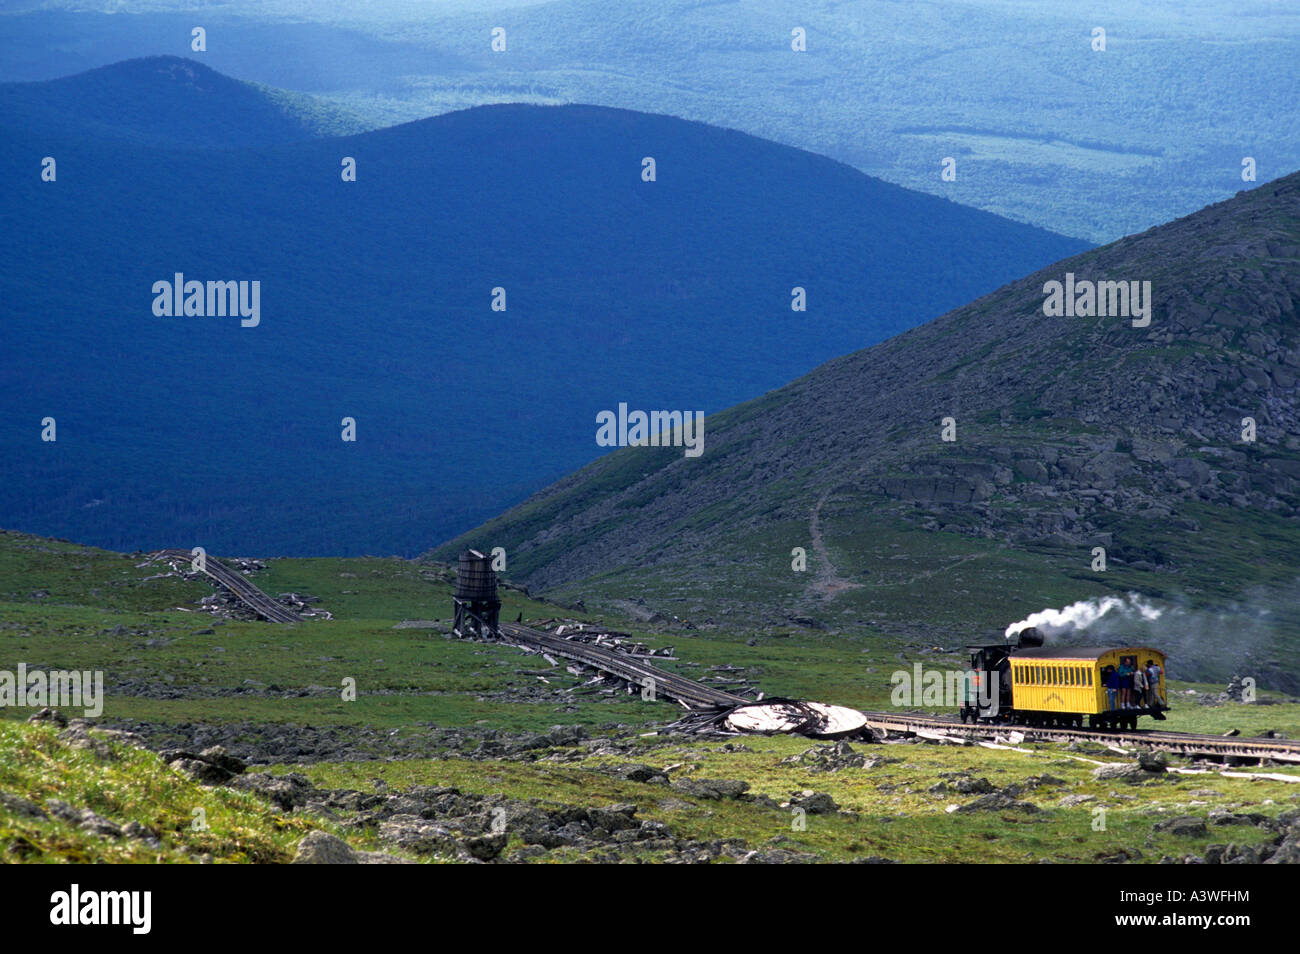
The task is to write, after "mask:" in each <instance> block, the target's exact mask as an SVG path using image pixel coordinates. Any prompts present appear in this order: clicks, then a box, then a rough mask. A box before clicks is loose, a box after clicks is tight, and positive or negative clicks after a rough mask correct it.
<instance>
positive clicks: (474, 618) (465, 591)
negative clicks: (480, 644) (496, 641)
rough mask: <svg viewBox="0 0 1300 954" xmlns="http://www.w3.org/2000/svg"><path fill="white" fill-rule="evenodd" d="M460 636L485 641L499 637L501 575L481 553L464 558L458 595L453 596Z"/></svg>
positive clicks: (458, 572)
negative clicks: (498, 594) (491, 637)
mask: <svg viewBox="0 0 1300 954" xmlns="http://www.w3.org/2000/svg"><path fill="white" fill-rule="evenodd" d="M452 605H453V606H454V607H455V619H454V621H453V622H452V627H451V629H452V632H453V633H455V634H456V635H457V636H464V637H477V638H480V639H481V638H483V637H488V636H496V635H497V632H498V630H497V627H498V625H499V624H500V622H501V601H500V600H499V599H497V575H496V572H495V571H494V570H493V569H492V559H491V558H490V557H487V556H484V555H483V554H482V553H479V552H478V551H477V550H466V551H465V552H464V553H462V554H461V555H460V565H459V566H458V567H457V568H456V593H455V595H454V596H453V597H452Z"/></svg>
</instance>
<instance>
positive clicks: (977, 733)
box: [500, 623, 1300, 764]
mask: <svg viewBox="0 0 1300 954" xmlns="http://www.w3.org/2000/svg"><path fill="white" fill-rule="evenodd" d="M500 629H501V633H502V635H503V637H505V639H506V641H507V642H510V643H513V644H515V645H519V646H523V647H525V648H529V649H534V650H539V651H545V652H548V653H551V654H552V655H555V656H561V657H564V658H566V659H572V660H576V661H577V662H581V663H583V664H585V665H588V666H591V667H592V668H594V669H598V670H600V671H602V672H607V673H610V674H612V675H614V676H617V677H618V678H620V679H624V680H626V681H627V682H629V683H631V684H633V685H637V686H644V685H646V684H647V683H646V681H645V680H647V679H653V680H654V686H655V692H656V694H657V695H659V696H662V697H664V698H668V699H672V700H674V701H676V702H678V703H679V704H681V705H682V706H683V707H685V708H686V709H688V710H692V711H725V710H728V709H732V708H734V707H735V706H741V705H751V704H753V702H754V700H753V699H747V698H745V697H743V696H738V695H735V694H734V693H730V692H726V691H724V690H721V689H715V688H713V687H712V686H706V685H704V684H703V683H699V682H696V681H695V680H693V679H690V678H688V677H686V676H680V675H678V674H676V673H671V672H667V671H665V670H663V669H659V668H657V667H655V666H652V665H649V664H648V663H645V662H642V661H641V660H640V659H636V658H632V657H630V656H628V655H627V654H626V653H622V652H618V651H617V650H611V649H605V648H603V647H597V646H592V645H590V644H587V643H583V642H579V641H577V640H571V639H565V638H564V637H563V636H556V635H554V634H552V633H546V632H543V631H541V630H538V629H533V628H532V627H529V626H524V625H522V624H520V623H502V624H501V627H500ZM863 715H865V716H866V717H867V727H868V728H870V729H871V730H873V731H874V732H875V733H881V732H884V733H889V732H894V733H899V734H905V735H917V734H919V733H936V734H938V733H941V734H943V735H946V736H949V737H958V738H964V739H970V740H984V741H993V742H995V741H997V740H998V739H999V738H1001V739H1003V740H1004V741H1005V740H1006V739H1008V737H1012V738H1014V737H1015V736H1018V737H1019V738H1021V739H1023V740H1025V741H1031V742H1063V743H1069V742H1076V741H1078V742H1094V743H1099V744H1102V745H1106V746H1111V747H1116V746H1118V747H1121V748H1122V747H1125V746H1128V747H1138V746H1140V747H1145V748H1149V749H1152V750H1154V751H1162V752H1169V753H1171V754H1176V755H1185V756H1189V757H1193V758H1196V757H1200V758H1204V757H1210V758H1218V759H1223V760H1225V761H1226V760H1230V759H1241V760H1245V761H1264V760H1271V761H1275V762H1288V763H1293V764H1300V740H1293V739H1242V738H1226V737H1223V736H1214V735H1194V734H1192V733H1188V732H1165V731H1156V730H1141V729H1140V730H1138V731H1136V732H1124V731H1111V732H1102V731H1093V730H1088V729H1063V728H1046V727H1037V726H1010V725H968V724H965V723H963V722H961V721H959V720H958V719H957V718H956V717H955V716H954V717H952V718H951V719H948V718H943V717H939V716H923V715H910V714H903V713H896V712H864V713H863ZM1013 733H1014V734H1015V736H1013Z"/></svg>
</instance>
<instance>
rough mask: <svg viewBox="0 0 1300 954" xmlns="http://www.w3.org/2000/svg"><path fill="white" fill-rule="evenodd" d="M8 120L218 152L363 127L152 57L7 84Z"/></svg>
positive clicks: (14, 127)
mask: <svg viewBox="0 0 1300 954" xmlns="http://www.w3.org/2000/svg"><path fill="white" fill-rule="evenodd" d="M0 123H3V125H4V127H5V131H6V132H9V133H10V134H18V135H21V134H22V133H23V132H24V131H25V130H37V131H39V132H40V133H41V134H44V135H49V134H58V135H62V136H66V137H68V138H72V139H79V138H92V139H116V140H128V141H132V142H138V143H148V144H152V145H162V146H200V147H209V148H218V149H227V148H246V147H248V146H265V145H271V144H274V143H288V142H297V141H299V140H303V139H315V138H319V137H321V136H329V135H346V134H348V133H356V132H361V131H362V130H363V129H365V128H366V127H365V125H364V124H363V123H362V122H361V121H360V120H359V119H358V118H357V117H355V116H353V115H351V114H350V113H348V112H347V111H346V110H344V109H341V108H339V107H337V106H334V105H332V104H327V103H324V102H323V101H321V100H318V99H316V98H314V97H311V96H304V95H302V94H300V93H291V92H288V91H286V90H276V89H269V88H267V87H264V86H257V85H255V84H252V83H244V82H241V81H239V80H236V79H231V78H230V77H229V76H223V75H222V74H221V73H218V72H217V71H215V70H212V69H209V68H208V67H206V66H204V65H203V64H201V63H197V62H195V61H194V60H188V59H184V58H182V57H179V56H151V57H145V58H142V59H136V60H127V61H125V62H122V63H114V64H113V65H111V66H104V67H101V68H99V69H96V70H90V71H88V72H85V73H79V74H77V75H76V76H69V77H66V78H64V79H58V80H50V81H49V82H43V83H0Z"/></svg>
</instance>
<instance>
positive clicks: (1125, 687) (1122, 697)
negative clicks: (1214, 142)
mask: <svg viewBox="0 0 1300 954" xmlns="http://www.w3.org/2000/svg"><path fill="white" fill-rule="evenodd" d="M1128 660H1129V657H1128V656H1123V657H1121V658H1120V661H1119V707H1120V708H1121V709H1132V708H1133V705H1132V696H1133V666H1132V665H1131V664H1130V663H1129V661H1128Z"/></svg>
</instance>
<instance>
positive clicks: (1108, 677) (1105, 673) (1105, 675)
mask: <svg viewBox="0 0 1300 954" xmlns="http://www.w3.org/2000/svg"><path fill="white" fill-rule="evenodd" d="M1101 681H1102V685H1104V686H1105V687H1106V708H1107V709H1114V708H1116V705H1115V703H1116V701H1117V698H1116V697H1117V696H1118V695H1119V673H1118V672H1116V671H1115V667H1114V666H1107V667H1106V668H1105V669H1103V670H1102V671H1101Z"/></svg>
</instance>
